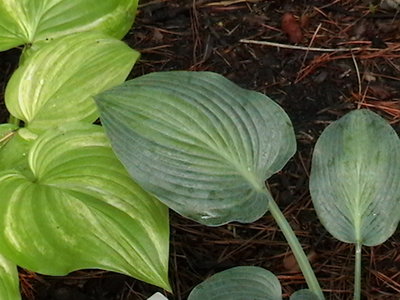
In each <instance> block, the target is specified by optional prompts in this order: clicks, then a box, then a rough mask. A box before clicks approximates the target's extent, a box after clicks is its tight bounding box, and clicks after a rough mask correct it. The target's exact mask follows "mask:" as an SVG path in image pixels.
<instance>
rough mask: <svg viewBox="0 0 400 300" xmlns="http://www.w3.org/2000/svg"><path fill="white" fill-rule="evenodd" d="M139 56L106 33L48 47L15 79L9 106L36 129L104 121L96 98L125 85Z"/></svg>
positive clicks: (88, 34)
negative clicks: (96, 95) (119, 85)
mask: <svg viewBox="0 0 400 300" xmlns="http://www.w3.org/2000/svg"><path fill="white" fill-rule="evenodd" d="M138 57H139V53H138V52H136V51H134V50H132V49H131V48H129V47H128V46H127V45H126V44H124V43H123V42H121V41H119V40H116V39H113V38H110V37H109V36H106V35H104V34H101V33H92V32H86V33H78V34H74V35H70V36H67V37H63V38H60V39H57V40H54V41H51V42H50V43H48V44H46V45H45V46H43V47H42V48H40V50H38V51H37V52H34V53H33V54H32V55H31V56H29V57H28V58H27V60H26V61H25V62H24V63H23V65H22V66H21V67H19V68H18V69H17V71H16V72H15V73H14V74H13V76H12V77H11V79H10V81H9V83H8V84H7V89H6V94H5V98H6V105H7V108H8V110H9V111H10V113H11V114H12V115H14V116H15V117H17V118H18V119H21V120H23V121H24V122H25V127H27V128H29V129H30V130H32V131H36V132H38V131H40V132H42V131H43V130H46V129H48V128H51V127H53V126H56V125H60V124H65V123H66V122H74V121H82V120H83V121H87V122H90V123H91V122H93V121H94V120H96V119H97V118H98V113H97V110H96V105H95V103H94V101H93V98H92V97H93V96H94V95H95V94H97V93H99V92H101V91H104V90H105V89H108V88H110V87H113V86H115V85H117V84H120V83H122V82H124V80H125V78H126V77H127V76H128V74H129V72H130V70H131V69H132V66H133V64H134V63H135V62H136V59H137V58H138Z"/></svg>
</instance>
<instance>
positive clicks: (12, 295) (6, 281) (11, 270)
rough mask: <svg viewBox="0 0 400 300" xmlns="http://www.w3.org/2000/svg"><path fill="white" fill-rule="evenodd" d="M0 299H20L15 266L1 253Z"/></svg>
mask: <svg viewBox="0 0 400 300" xmlns="http://www.w3.org/2000/svg"><path fill="white" fill-rule="evenodd" d="M0 299H4V300H6V299H7V300H20V299H21V294H20V292H19V278H18V270H17V266H16V265H15V264H14V263H12V262H10V261H9V260H8V259H6V258H5V257H3V256H2V255H0Z"/></svg>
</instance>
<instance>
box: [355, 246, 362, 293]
mask: <svg viewBox="0 0 400 300" xmlns="http://www.w3.org/2000/svg"><path fill="white" fill-rule="evenodd" d="M361 246H362V245H361V243H360V242H357V243H356V247H355V251H356V253H355V256H356V257H355V260H356V265H355V268H354V300H360V299H361Z"/></svg>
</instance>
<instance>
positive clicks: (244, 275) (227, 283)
mask: <svg viewBox="0 0 400 300" xmlns="http://www.w3.org/2000/svg"><path fill="white" fill-rule="evenodd" d="M204 299H207V300H249V299H252V300H282V291H281V285H280V283H279V280H278V278H276V277H275V275H274V274H272V273H271V272H270V271H267V270H265V269H263V268H260V267H235V268H231V269H228V270H226V271H223V272H220V273H217V274H215V275H213V276H211V277H210V278H208V279H207V280H206V281H204V282H202V283H200V284H199V285H197V286H196V287H195V288H194V289H193V291H192V292H191V293H190V295H189V297H188V300H204Z"/></svg>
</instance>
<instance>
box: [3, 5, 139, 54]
mask: <svg viewBox="0 0 400 300" xmlns="http://www.w3.org/2000/svg"><path fill="white" fill-rule="evenodd" d="M137 3H138V0H107V1H98V0H2V1H0V51H2V50H7V49H9V48H12V47H15V46H18V45H21V44H29V43H35V42H36V41H40V40H45V39H52V38H57V37H60V36H65V35H69V34H72V33H76V32H82V31H100V32H104V33H107V34H109V35H112V36H114V37H116V38H122V37H123V36H124V35H125V34H126V33H127V32H128V30H129V28H130V27H131V25H132V23H133V20H134V18H135V14H136V8H137Z"/></svg>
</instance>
